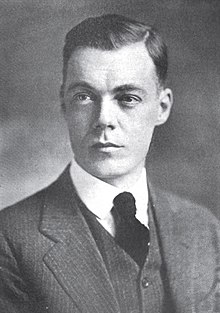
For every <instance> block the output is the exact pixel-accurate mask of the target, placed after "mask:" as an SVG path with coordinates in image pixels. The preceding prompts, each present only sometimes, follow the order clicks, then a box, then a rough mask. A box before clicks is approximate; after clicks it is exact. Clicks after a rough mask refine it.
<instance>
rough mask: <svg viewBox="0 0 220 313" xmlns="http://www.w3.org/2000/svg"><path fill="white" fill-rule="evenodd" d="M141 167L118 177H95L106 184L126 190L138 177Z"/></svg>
mask: <svg viewBox="0 0 220 313" xmlns="http://www.w3.org/2000/svg"><path fill="white" fill-rule="evenodd" d="M142 171H143V167H140V168H138V170H137V169H136V171H134V172H131V173H128V174H126V175H121V176H118V177H97V176H96V178H98V179H100V180H102V181H104V182H105V183H107V184H110V185H112V186H114V187H117V188H119V189H122V190H128V189H130V188H132V187H133V186H134V185H135V183H136V182H137V181H138V179H139V178H140V177H141V174H142Z"/></svg>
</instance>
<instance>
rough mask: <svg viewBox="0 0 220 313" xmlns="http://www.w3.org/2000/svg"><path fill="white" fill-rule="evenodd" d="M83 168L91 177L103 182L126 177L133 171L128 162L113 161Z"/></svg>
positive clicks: (96, 163) (91, 164)
mask: <svg viewBox="0 0 220 313" xmlns="http://www.w3.org/2000/svg"><path fill="white" fill-rule="evenodd" d="M82 167H83V168H84V170H86V171H87V172H88V173H90V174H91V175H93V176H95V177H97V178H99V179H102V180H108V179H109V180H111V179H117V178H119V177H123V176H126V175H127V174H128V173H129V172H130V171H131V167H130V166H128V164H126V162H124V161H123V162H119V161H112V160H111V161H110V160H108V161H104V162H93V163H90V164H83V165H82Z"/></svg>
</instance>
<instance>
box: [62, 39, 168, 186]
mask: <svg viewBox="0 0 220 313" xmlns="http://www.w3.org/2000/svg"><path fill="white" fill-rule="evenodd" d="M171 98H172V95H171V91H170V90H168V89H166V90H160V91H159V89H158V84H157V77H156V72H155V66H154V64H153V61H152V59H151V58H150V56H149V54H148V52H147V50H146V48H145V46H144V44H143V43H136V44H131V45H128V46H125V47H123V48H121V49H118V50H113V51H102V50H98V49H93V48H82V49H78V50H76V51H75V52H74V53H73V55H72V56H71V58H70V60H69V63H68V69H67V78H66V83H65V87H64V97H63V98H62V99H61V100H62V102H63V104H64V114H65V119H66V121H67V125H68V129H69V134H70V140H71V145H72V149H73V152H74V155H75V159H76V161H77V163H78V164H79V165H80V166H81V167H82V168H84V170H86V171H87V172H88V173H90V174H92V175H93V176H96V177H98V178H100V179H102V180H103V181H106V182H109V183H111V184H113V185H116V186H117V185H120V184H126V181H127V183H128V182H129V180H132V178H135V177H138V175H139V173H140V171H141V170H142V168H143V167H144V163H145V158H146V155H147V152H148V149H149V145H150V142H151V138H152V134H153V130H154V127H155V126H156V125H159V124H162V123H164V122H165V121H166V120H167V118H168V116H169V112H170V108H171V100H172V99H171Z"/></svg>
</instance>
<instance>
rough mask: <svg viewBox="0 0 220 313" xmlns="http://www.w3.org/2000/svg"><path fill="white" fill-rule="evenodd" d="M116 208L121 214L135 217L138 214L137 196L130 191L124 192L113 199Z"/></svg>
mask: <svg viewBox="0 0 220 313" xmlns="http://www.w3.org/2000/svg"><path fill="white" fill-rule="evenodd" d="M113 204H114V208H115V209H116V210H117V212H118V213H119V215H120V216H123V217H134V216H135V214H136V206H135V198H134V197H133V195H132V194H131V193H130V192H122V193H120V194H118V195H117V196H116V197H115V198H114V200H113Z"/></svg>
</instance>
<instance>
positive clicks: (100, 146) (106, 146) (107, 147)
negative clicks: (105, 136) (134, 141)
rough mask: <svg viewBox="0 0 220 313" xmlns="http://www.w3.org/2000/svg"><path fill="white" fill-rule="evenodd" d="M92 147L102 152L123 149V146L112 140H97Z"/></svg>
mask: <svg viewBox="0 0 220 313" xmlns="http://www.w3.org/2000/svg"><path fill="white" fill-rule="evenodd" d="M92 148H93V149H95V150H97V151H100V152H114V151H117V150H119V149H121V148H122V146H121V145H117V144H115V143H112V142H104V143H103V142H97V143H95V144H93V145H92Z"/></svg>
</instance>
